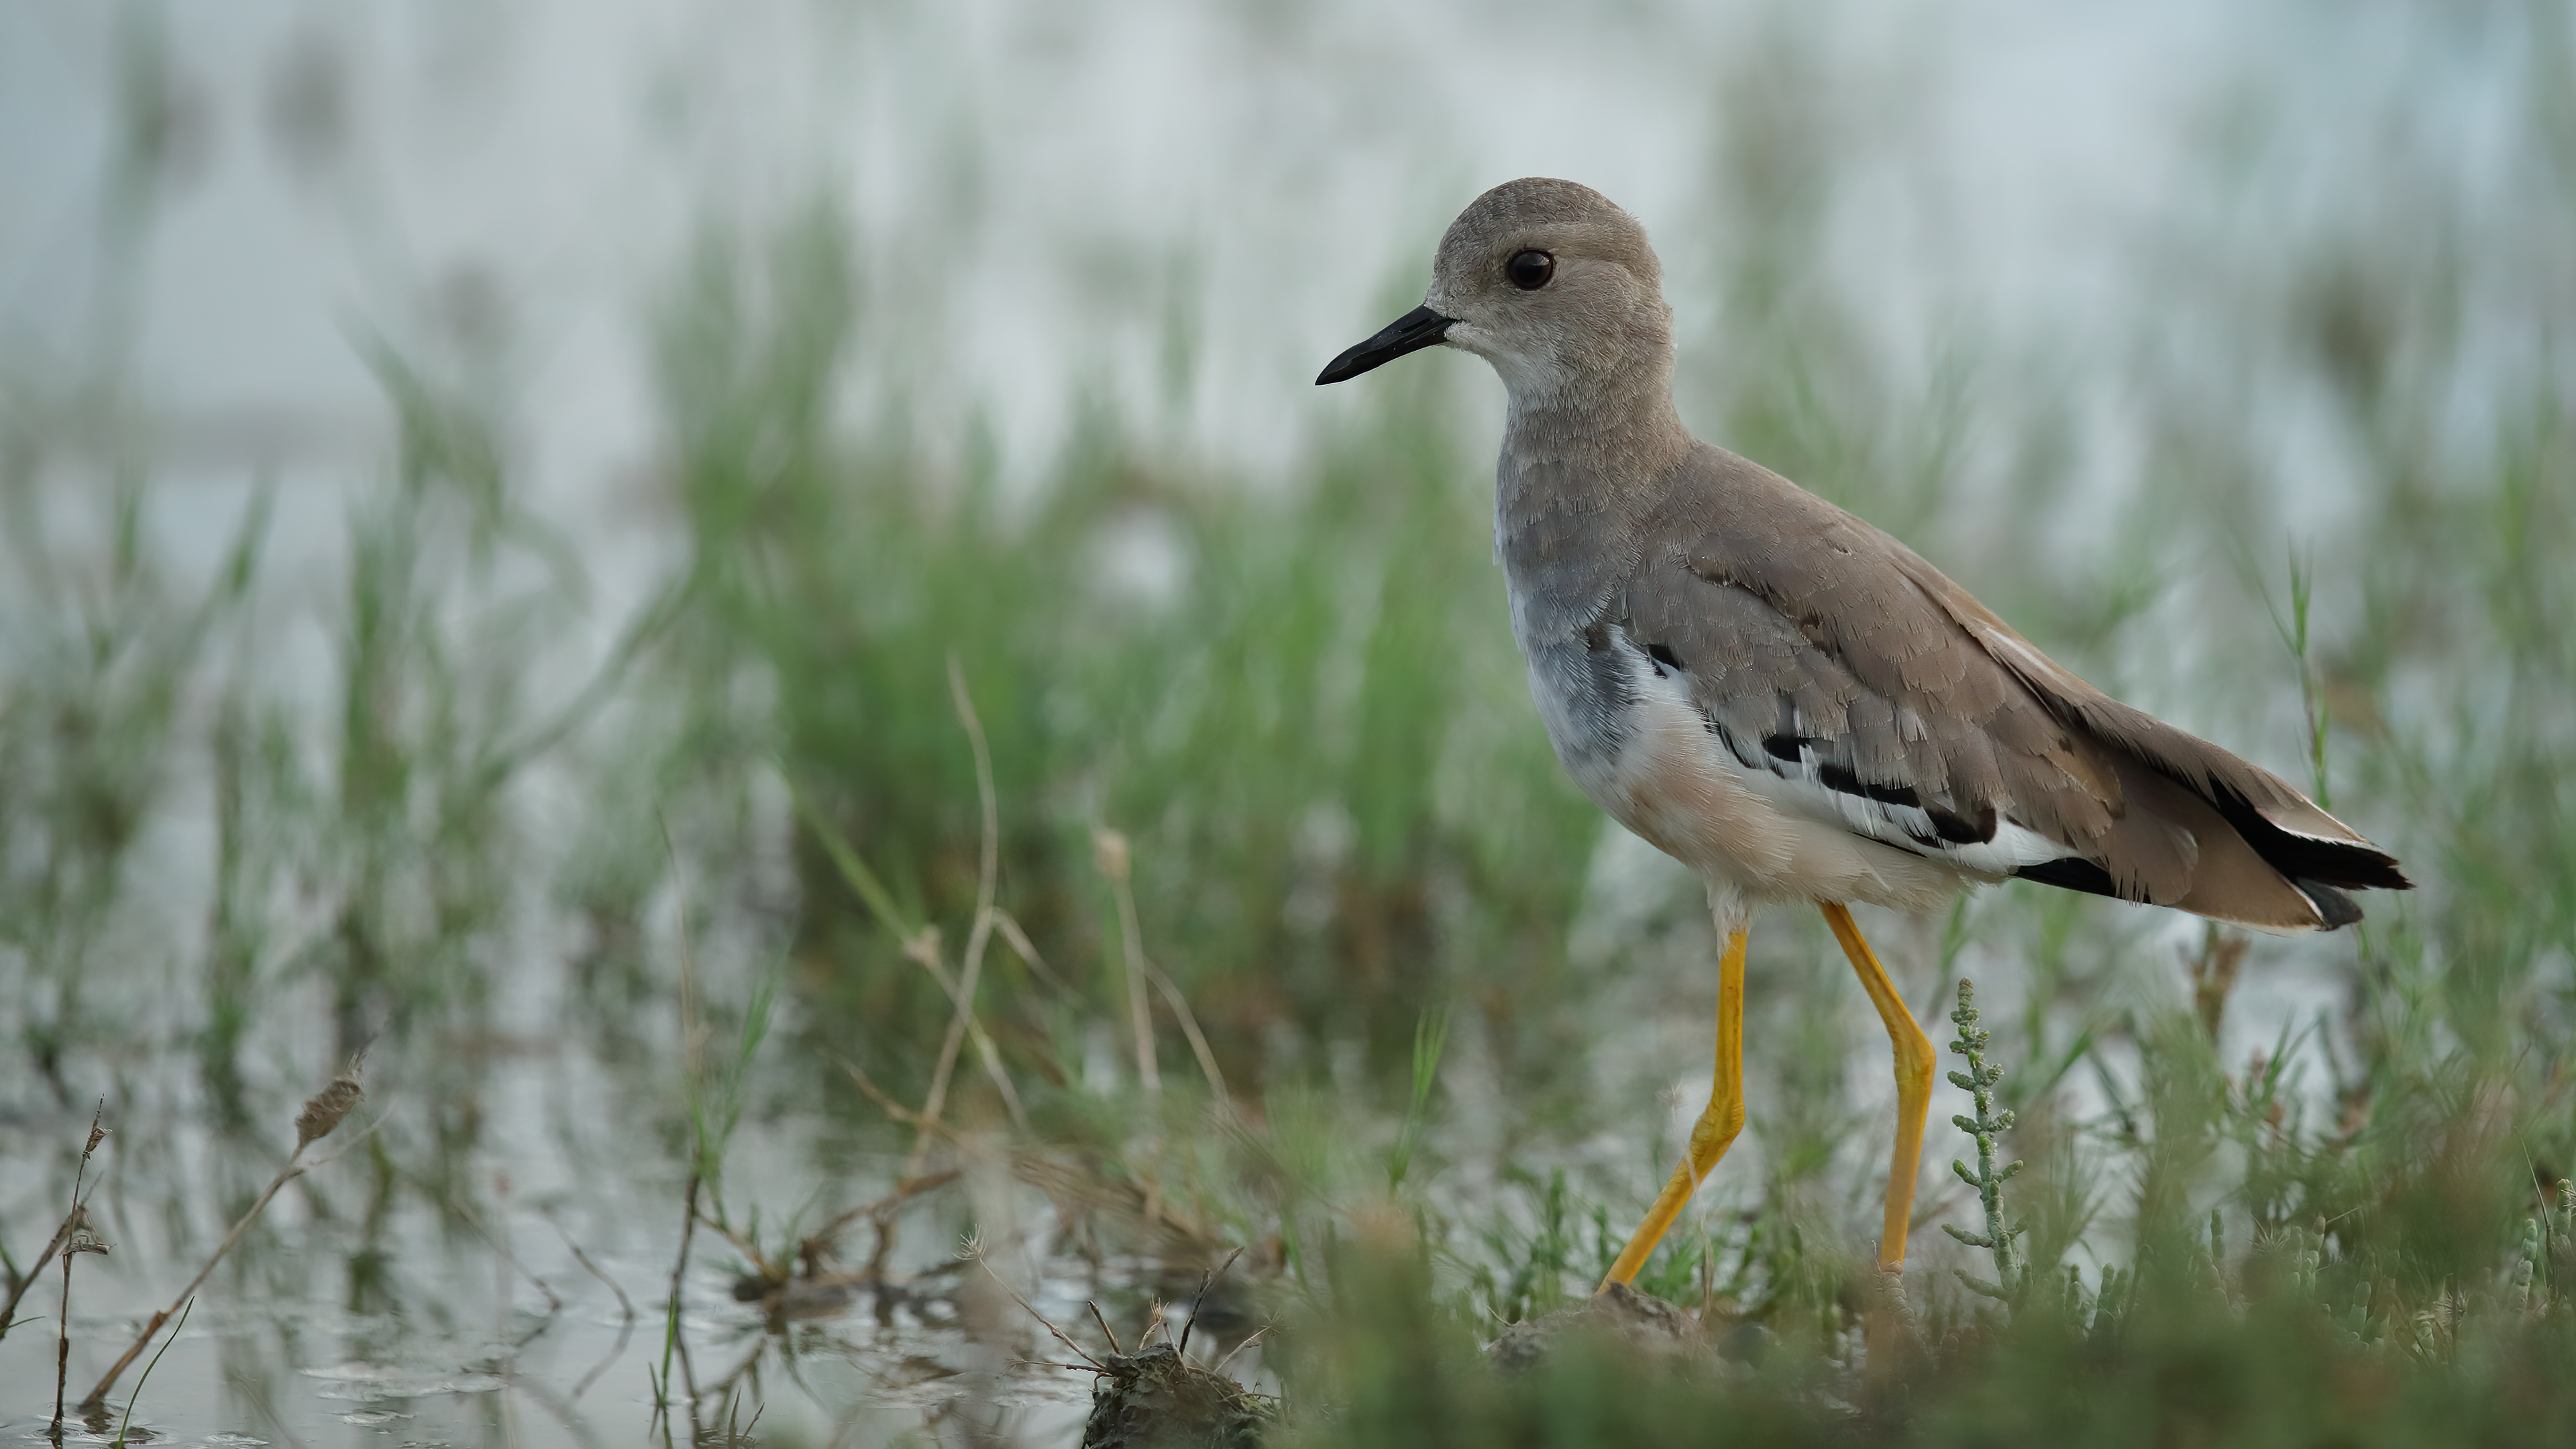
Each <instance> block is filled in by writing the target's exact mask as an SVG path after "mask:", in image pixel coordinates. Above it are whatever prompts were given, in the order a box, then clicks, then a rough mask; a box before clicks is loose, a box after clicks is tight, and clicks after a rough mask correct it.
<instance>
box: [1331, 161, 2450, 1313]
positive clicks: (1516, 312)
mask: <svg viewBox="0 0 2576 1449" xmlns="http://www.w3.org/2000/svg"><path fill="white" fill-rule="evenodd" d="M1435 344H1439V345H1445V346H1449V347H1457V348H1463V349H1465V350H1466V351H1469V352H1472V353H1475V354H1476V355H1478V356H1480V357H1482V358H1484V359H1485V360H1486V361H1488V362H1490V363H1492V364H1493V365H1494V370H1495V371H1496V372H1498V373H1500V374H1501V375H1502V379H1503V384H1504V386H1505V387H1506V388H1507V389H1508V390H1509V392H1510V395H1511V403H1510V412H1509V416H1508V419H1507V421H1506V422H1505V424H1504V428H1503V446H1502V461H1501V464H1500V466H1499V468H1498V470H1497V476H1496V485H1497V487H1496V496H1495V504H1494V531H1495V539H1496V543H1497V546H1498V549H1499V552H1500V554H1501V557H1502V562H1503V568H1504V572H1505V578H1506V580H1507V582H1508V586H1509V590H1510V597H1511V612H1512V633H1513V636H1514V638H1515V639H1516V640H1517V641H1518V642H1519V644H1520V649H1521V655H1522V657H1523V658H1524V659H1526V660H1527V661H1528V664H1529V679H1530V692H1531V694H1532V695H1534V696H1535V697H1536V698H1537V701H1538V712H1539V716H1540V718H1541V719H1542V720H1543V721H1545V723H1546V725H1547V733H1548V738H1549V740H1550V741H1552V742H1553V743H1554V745H1555V746H1556V754H1557V758H1558V759H1559V760H1561V761H1562V762H1563V763H1564V765H1565V768H1566V771H1567V773H1568V774H1570V775H1572V776H1573V777H1574V781H1575V783H1576V784H1578V785H1580V786H1581V787H1582V788H1583V791H1584V793H1585V794H1587V795H1589V796H1591V797H1592V799H1593V800H1594V801H1596V802H1598V803H1599V804H1600V806H1601V808H1602V809H1604V810H1607V811H1609V812H1610V813H1611V815H1613V816H1615V817H1616V818H1617V819H1618V820H1619V822H1620V823H1621V824H1622V825H1625V826H1626V827H1628V828H1629V829H1630V830H1632V831H1635V832H1636V833H1637V834H1638V835H1640V836H1642V837H1644V838H1645V839H1646V840H1647V841H1649V842H1651V843H1653V844H1654V845H1655V846H1657V847H1658V848H1660V849H1662V850H1663V851H1664V852H1666V853H1667V854H1669V855H1671V856H1673V857H1674V858H1676V859H1678V860H1680V861H1681V862H1682V863H1684V864H1685V865H1688V866H1690V867H1691V868H1692V869H1694V870H1696V871H1697V872H1699V874H1700V876H1701V877H1702V878H1703V879H1704V880H1705V881H1706V882H1707V884H1708V892H1709V899H1710V904H1711V908H1712V910H1713V911H1714V913H1715V915H1716V918H1717V927H1718V933H1719V936H1720V938H1721V939H1723V940H1724V941H1725V943H1726V946H1725V951H1724V955H1723V957H1722V959H1721V961H1720V964H1719V967H1718V998H1717V1001H1718V1005H1717V1069H1716V1080H1715V1084H1714V1086H1713V1087H1712V1089H1711V1091H1710V1094H1709V1104H1708V1110H1707V1111H1706V1112H1704V1113H1702V1114H1701V1116H1700V1119H1699V1121H1698V1123H1697V1125H1696V1126H1695V1127H1694V1128H1693V1129H1692V1132H1691V1139H1690V1148H1689V1153H1688V1156H1687V1158H1686V1159H1685V1160H1684V1161H1683V1163H1682V1164H1681V1166H1680V1167H1679V1168H1677V1169H1676V1170H1675V1171H1674V1173H1673V1176H1672V1180H1671V1182H1670V1183H1668V1184H1667V1185H1666V1186H1665V1188H1664V1190H1663V1193H1662V1195H1661V1196H1659V1197H1658V1198H1657V1199H1656V1201H1655V1205H1654V1207H1653V1208H1652V1209H1651V1210H1650V1211H1649V1212H1648V1213H1647V1215H1646V1220H1645V1222H1644V1223H1643V1224H1642V1225H1640V1226H1639V1227H1638V1229H1637V1231H1636V1234H1635V1235H1634V1236H1633V1237H1632V1238H1630V1240H1629V1242H1628V1245H1627V1249H1626V1251H1624V1252H1622V1253H1621V1254H1620V1255H1619V1259H1618V1263H1617V1265H1616V1266H1614V1267H1613V1268H1612V1269H1611V1270H1610V1280H1611V1281H1613V1282H1620V1283H1625V1282H1627V1281H1628V1280H1630V1279H1631V1278H1633V1277H1634V1276H1635V1275H1636V1272H1637V1270H1638V1269H1639V1268H1640V1267H1642V1266H1643V1265H1644V1263H1645V1261H1646V1257H1647V1255H1648V1254H1650V1253H1652V1252H1653V1251H1654V1248H1655V1244H1656V1243H1657V1242H1658V1241H1659V1240H1660V1239H1661V1238H1662V1237H1663V1235H1664V1231H1665V1229H1666V1228H1668V1227H1670V1226H1671V1224H1672V1222H1673V1219H1674V1218H1675V1217H1677V1216H1678V1215H1679V1214H1680V1212H1681V1209H1682V1207H1683V1205H1684V1204H1685V1203H1686V1202H1688V1201H1689V1199H1690V1196H1691V1194H1692V1193H1693V1192H1694V1191H1695V1190H1697V1188H1698V1186H1699V1183H1700V1180H1701V1179H1702V1178H1704V1177H1706V1176H1707V1174H1708V1172H1709V1169H1711V1168H1712V1167H1714V1166H1716V1165H1717V1161H1718V1159H1719V1158H1720V1157H1722V1156H1723V1155H1724V1154H1725V1152H1726V1149H1727V1146H1728V1144H1729V1143H1731V1142H1732V1141H1734V1139H1735V1136H1736V1133H1737V1132H1738V1131H1740V1130H1741V1129H1742V1128H1743V1125H1744V1099H1743V1046H1744V943H1745V931H1746V928H1747V926H1748V924H1749V920H1750V913H1751V911H1752V909H1753V907H1755V906H1757V905H1764V904H1771V903H1778V902H1800V901H1806V902H1813V903H1815V904H1816V905H1817V906H1818V907H1820V908H1821V909H1822V910H1823V912H1824V915H1825V920H1826V922H1827V923H1828V924H1830V925H1831V926H1832V928H1833V932H1834V936H1835V938H1836V939H1837V940H1838V941H1840V942H1841V943H1842V948H1843V952H1844V954H1845V955H1847V956H1849V957H1850V958H1851V963H1852V968H1853V969H1854V970H1855V971H1857V972H1858V973H1859V974H1860V980H1861V985H1862V987H1863V988H1864V989H1866V990H1867V991H1868V992H1869V997H1870V1000H1871V1002H1872V1003H1874V1004H1875V1005H1876V1006H1877V1008H1878V1014H1879V1017H1880V1019H1881V1020H1883V1021H1884V1022H1885V1023H1886V1024H1887V1034H1888V1036H1889V1038H1890V1039H1891V1040H1892V1041H1893V1042H1894V1043H1895V1048H1896V1100H1897V1110H1898V1122H1897V1133H1896V1147H1895V1152H1894V1154H1893V1156H1892V1159H1891V1161H1890V1163H1889V1170H1888V1181H1887V1214H1886V1219H1885V1230H1884V1233H1883V1235H1882V1236H1881V1238H1880V1240H1879V1266H1880V1268H1881V1269H1882V1270H1883V1271H1887V1272H1895V1271H1898V1270H1900V1269H1901V1268H1902V1267H1903V1265H1904V1261H1905V1233H1906V1225H1907V1220H1908V1218H1909V1217H1910V1215H1911V1213H1912V1211H1913V1203H1914V1183H1915V1176H1916V1172H1917V1169H1918V1167H1919V1164H1920V1159H1921V1156H1922V1150H1923V1119H1924V1115H1925V1112H1926V1110H1927V1109H1928V1107H1929V1105H1930V1101H1931V1093H1932V1076H1933V1060H1934V1058H1933V1053H1932V1043H1931V1041H1930V1040H1929V1039H1928V1038H1926V1037H1925V1036H1924V1034H1923V1029H1922V1028H1921V1027H1920V1026H1918V1025H1917V1024H1916V1023H1915V1020H1914V1017H1913V1015H1912V1013H1910V1012H1909V1011H1907V1010H1906V1007H1905V1002H1904V1000H1903V998H1901V997H1900V996H1899V995H1898V994H1897V992H1896V988H1895V986H1894V985H1893V984H1892V983H1890V982H1889V980H1888V979H1887V972H1886V970H1885V969H1884V968H1882V967H1881V966H1880V965H1879V963H1878V959H1877V957H1876V956H1874V955H1873V954H1872V953H1871V951H1870V948H1869V943H1868V942H1867V941H1865V940H1863V939H1862V937H1861V934H1860V931H1859V929H1858V928H1857V927H1856V926H1855V925H1854V924H1853V922H1852V918H1851V912H1850V910H1849V909H1848V908H1847V904H1846V903H1848V902H1852V901H1865V902H1868V903H1869V904H1871V905H1878V906H1887V907H1891V908H1894V909H1897V910H1903V911H1924V910H1929V909H1933V908H1935V907H1938V906H1940V905H1942V904H1943V903H1945V902H1947V901H1948V900H1950V899H1951V898H1952V897H1954V896H1956V895H1957V894H1958V893H1959V892H1961V891H1962V890H1965V889H1968V888H1970V887H1973V886H1976V885H1979V884H1984V883H1991V882H1997V881H2003V880H2008V879H2011V878H2014V877H2019V878H2021V879H2024V880H2035V881H2039V882H2042V883H2044V884H2047V885H2052V886H2062V887H2064V888H2066V889H2068V890H2077V891H2090V892H2093V893H2095V894H2098V895H2105V896H2115V897H2118V898H2119V899H2121V900H2127V901H2138V902H2144V903H2146V904H2149V905H2158V906H2171V907H2173V908H2175V909H2177V910H2183V911H2189V912H2192V913H2193V914H2195V915H2200V916H2206V917H2208V918H2210V919H2212V920H2218V921H2229V922H2234V923H2236V924H2239V925H2245V926H2253V927H2256V928H2258V929H2262V930H2267V931H2311V930H2326V931H2331V930H2333V929H2335V928H2336V927H2338V926H2343V925H2348V924H2350V923H2352V922H2354V921H2357V920H2360V919H2361V910H2360V908H2359V907H2357V906H2356V905H2354V904H2353V900H2352V897H2351V896H2349V895H2347V894H2346V892H2347V891H2352V890H2363V889H2374V888H2376V889H2389V890H2404V889H2406V888H2407V880H2406V877H2405V876H2404V875H2403V874H2401V873H2400V872H2399V871H2398V868H2397V862H2396V861H2395V860H2394V859H2392V858H2391V857H2390V856H2388V855H2387V854H2386V853H2384V852H2382V851H2380V850H2379V849H2378V848H2376V847H2374V846H2373V845H2371V843H2370V842H2369V841H2367V840H2364V839H2363V838H2362V837H2361V836H2359V835H2357V834H2355V833H2354V832H2353V831H2352V830H2350V829H2348V828H2347V827H2346V826H2345V825H2344V824H2343V822H2341V821H2339V820H2337V819H2335V818H2334V817H2333V816H2331V815H2328V814H2327V813H2326V812H2325V811H2323V810H2321V809H2319V808H2317V806H2316V804H2315V803H2314V802H2312V801H2310V800H2309V799H2308V798H2307V797H2306V796H2304V795H2302V794H2300V793H2299V792H2298V791H2297V790H2295V789H2293V788H2291V787H2290V785H2289V784H2287V783H2286V782H2284V781H2283V780H2282V779H2281V778H2280V777H2278V776H2276V775H2273V774H2271V773H2269V772H2268V771H2265V770H2263V769H2260V768H2258V767H2256V766H2254V765H2251V764H2248V763H2246V762H2245V761H2243V760H2240V759H2238V758H2237V757H2236V756H2234V755H2231V754H2229V753H2228V752H2227V751H2225V750H2222V749H2220V748H2219V747H2217V746H2216V745H2213V744H2210V743H2209V742H2207V741H2205V740H2201V739H2198V738H2195V737H2193V736H2191V735H2189V734H2186V733H2184V732H2183V731H2181V730H2178V729H2175V728H2174V727H2173V726H2171V725H2168V724H2165V723H2163V722H2162V721H2160V720H2157V719H2155V718H2153V717H2151V716H2149V715H2147V714H2144V713H2142V712H2140V711H2138V710H2135V709H2132V708H2130V707H2129V706H2127V705H2124V704H2121V703H2120V702H2119V701H2117V700H2114V699H2112V698H2110V697H2109V696H2108V695H2105V694H2103V693H2102V692H2101V691H2100V690H2097V689H2095V688H2093V687H2092V686H2091V685H2089V684H2086V683H2085V682H2084V681H2083V680H2081V679H2078V678H2076V677H2075V675H2074V674H2072V673H2070V672H2069V671H2067V670H2066V669H2065V668H2063V667H2061V666H2060V665H2058V664H2057V663H2055V662H2054V661H2052V660H2050V659H2049V658H2048V657H2047V656H2046V655H2044V654H2042V653H2040V652H2039V650H2037V649H2036V648H2033V647H2032V646H2031V643H2030V641H2028V640H2026V639H2024V638H2022V636H2021V635H2019V634H2017V633H2014V632H2013V630H2012V627H2011V626H2010V625H2008V624H2006V623H2004V621H2003V620H2002V619H2000V618H1997V617H1996V616H1995V615H1994V613H1993V612H1992V611H1990V610H1988V609H1987V608H1986V607H1985V606H1984V605H1982V604H1980V603H1978V602H1977V601H1976V600H1975V599H1973V598H1971V597H1969V595H1968V592H1967V590H1965V589H1962V588H1960V587H1959V586H1958V585H1957V584H1954V583H1952V582H1951V581H1950V580H1949V579H1948V578H1946V577H1945V576H1943V575H1942V573H1941V572H1940V570H1938V569H1935V568H1934V567H1932V565H1930V564H1928V563H1926V562H1924V561H1923V559H1922V558H1920V557H1919V556H1917V555H1916V554H1915V553H1914V551H1913V550H1911V549H1909V548H1907V547H1906V546H1905V545H1903V544H1901V543H1899V542H1897V541H1896V540H1895V539H1893V538H1891V537H1889V536H1888V535H1887V534H1885V533H1882V532H1880V531H1879V530H1878V529H1876V528H1873V527H1871V526H1870V525H1869V524H1867V523H1864V522H1862V521H1861V520H1860V519H1858V518H1855V517H1853V516H1852V515H1851V514H1849V513H1846V512H1844V511H1843V510H1842V509H1839V508H1836V507H1835V506H1833V505H1832V504H1830V503H1827V502H1825V501H1824V500H1823V499H1821V498H1818V497H1816V496H1815V495H1814V494H1811V493H1809V492H1807V491H1806V490H1804V489H1802V488H1799V487H1798V486H1797V485H1796V484H1793V483H1791V482H1789V481H1788V480H1787V479H1785V478H1782V477H1780V476H1778V475H1777V474H1774V473H1772V472H1770V471H1768V470H1766V469H1764V468H1762V467H1760V466H1758V465H1756V464H1754V463H1751V462H1748V461H1746V460H1745V459H1743V458H1739V457H1737V456H1736V455H1734V454H1733V453H1729V452H1727V451H1725V450H1724V449H1722V448H1716V447H1712V446H1710V445H1709V444H1707V443H1703V442H1700V441H1698V440H1697V439H1695V438H1693V437H1692V436H1691V435H1690V433H1689V432H1688V431H1687V430H1685V429H1684V428H1683V426H1682V423H1681V419H1680V417H1679V416H1678V415H1677V414H1676V413H1675V412H1674V410H1673V399H1672V369H1673V331H1672V309H1671V308H1670V307H1668V306H1666V305H1665V303H1664V298H1663V288H1662V269H1661V268H1660V267H1659V266H1658V265H1657V263H1656V261H1655V253H1654V250H1653V248H1651V247H1650V246H1648V245H1647V242H1646V233H1645V229H1644V228H1643V227H1642V226H1640V225H1638V223H1637V220H1636V218H1634V217H1632V216H1630V215H1629V214H1628V213H1627V212H1625V211H1622V210H1621V209H1619V208H1618V207H1617V206H1615V205H1612V204H1611V203H1610V201H1609V200H1607V199H1606V198H1604V197H1602V196H1601V195H1600V194H1598V193H1597V192H1594V191H1592V190H1590V189H1588V188H1586V187H1582V186H1578V185H1575V184H1574V183H1572V182H1569V181H1553V180H1547V179H1544V178H1535V177H1533V178H1528V179H1524V180H1520V181H1513V182H1507V183H1505V184H1504V185H1501V186H1497V187H1495V188H1494V189H1493V190H1491V191H1488V192H1486V193H1485V194H1484V195H1483V196H1480V197H1478V198H1476V200H1475V202H1474V204H1472V205H1470V206H1469V207H1468V208H1467V209H1466V211H1465V212H1463V213H1461V214H1460V215H1459V217H1458V219H1457V220H1456V221H1455V222H1453V223H1451V224H1450V227H1449V231H1448V234H1447V235H1446V236H1444V237H1443V238H1442V239H1441V242H1440V251H1439V254H1438V257H1437V258H1436V260H1435V262H1434V264H1433V270H1432V280H1431V289H1430V292H1429V294H1428V295H1427V296H1426V297H1425V298H1424V300H1423V304H1422V305H1421V306H1420V307H1417V308H1415V309H1414V310H1413V311H1411V312H1408V313H1406V314H1405V315H1404V316H1403V317H1401V318H1398V319H1397V320H1396V321H1395V323H1394V324H1393V325H1391V326H1389V327H1388V328H1386V329H1385V330H1384V331H1382V332H1380V333H1378V334H1377V335H1376V336H1374V337H1371V338H1370V339H1368V340H1367V341H1365V342H1363V343H1361V344H1359V345H1358V346H1356V347H1354V348H1352V349H1350V350H1349V351H1348V352H1345V353H1343V354H1342V355H1341V356H1339V357H1337V358H1334V359H1333V361H1332V365H1330V366H1328V367H1326V368H1325V369H1324V371H1323V375H1322V376H1320V377H1318V378H1316V379H1315V381H1316V382H1317V384H1319V385H1320V384H1324V383H1333V382H1341V381H1343V380H1345V379H1348V378H1353V377H1357V376H1359V375H1360V374H1361V373H1363V372H1366V371H1368V370H1369V369H1371V368H1373V367H1377V366H1379V365H1381V364H1383V363H1386V362H1389V361H1391V360H1393V359H1395V358H1398V357H1401V356H1403V355H1404V354H1406V353H1408V352H1413V351H1416V350H1419V349H1421V348H1425V347H1430V346H1433V345H1435Z"/></svg>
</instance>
